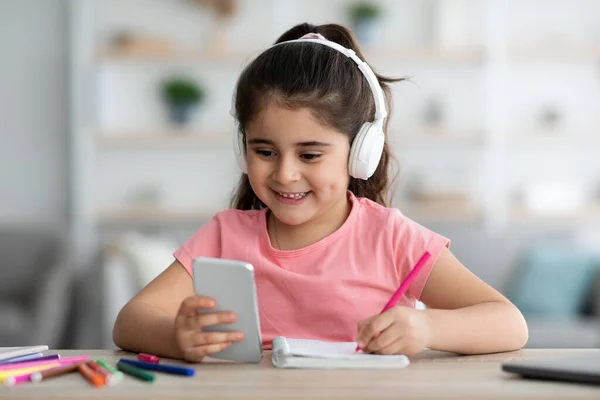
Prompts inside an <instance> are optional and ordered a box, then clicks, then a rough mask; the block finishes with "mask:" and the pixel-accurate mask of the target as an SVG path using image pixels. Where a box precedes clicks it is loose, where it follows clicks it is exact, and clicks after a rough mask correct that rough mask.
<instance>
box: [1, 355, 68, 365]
mask: <svg viewBox="0 0 600 400" xmlns="http://www.w3.org/2000/svg"><path fill="white" fill-rule="evenodd" d="M59 358H60V355H58V354H51V355H49V356H38V355H36V356H35V357H31V356H24V357H16V358H11V359H10V360H5V361H2V362H1V363H0V364H1V365H5V364H16V363H27V362H33V361H49V360H58V359H59Z"/></svg>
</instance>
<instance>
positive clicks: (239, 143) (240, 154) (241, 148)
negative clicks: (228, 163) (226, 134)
mask: <svg viewBox="0 0 600 400" xmlns="http://www.w3.org/2000/svg"><path fill="white" fill-rule="evenodd" d="M233 152H234V155H235V161H236V162H237V164H238V167H239V168H240V170H241V171H242V172H243V173H244V174H247V173H248V166H247V163H246V152H245V144H244V135H243V134H242V132H241V131H240V130H239V128H236V130H235V132H234V133H233Z"/></svg>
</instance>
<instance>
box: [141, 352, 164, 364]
mask: <svg viewBox="0 0 600 400" xmlns="http://www.w3.org/2000/svg"><path fill="white" fill-rule="evenodd" d="M137 359H138V360H139V361H144V362H149V363H152V364H158V362H159V359H158V357H157V356H155V355H154V354H147V353H140V354H138V356H137Z"/></svg>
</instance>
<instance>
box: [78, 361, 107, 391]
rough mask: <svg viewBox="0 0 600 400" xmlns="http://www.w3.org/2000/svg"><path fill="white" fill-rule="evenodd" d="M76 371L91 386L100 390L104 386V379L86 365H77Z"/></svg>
mask: <svg viewBox="0 0 600 400" xmlns="http://www.w3.org/2000/svg"><path fill="white" fill-rule="evenodd" d="M77 371H79V373H80V374H81V375H82V376H83V377H84V378H85V379H87V380H88V381H89V382H90V383H91V384H92V385H94V386H96V387H98V388H100V387H102V386H104V379H103V378H102V376H101V375H100V374H98V373H97V372H95V371H94V370H92V369H91V368H90V367H89V366H88V365H87V364H79V365H77Z"/></svg>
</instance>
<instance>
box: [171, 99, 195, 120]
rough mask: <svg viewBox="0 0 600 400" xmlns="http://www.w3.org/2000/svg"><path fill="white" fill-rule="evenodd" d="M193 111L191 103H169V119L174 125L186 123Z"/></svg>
mask: <svg viewBox="0 0 600 400" xmlns="http://www.w3.org/2000/svg"><path fill="white" fill-rule="evenodd" d="M193 111H194V104H192V103H169V119H170V121H171V123H173V124H175V125H186V124H188V123H189V122H190V119H191V117H192V112H193Z"/></svg>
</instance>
